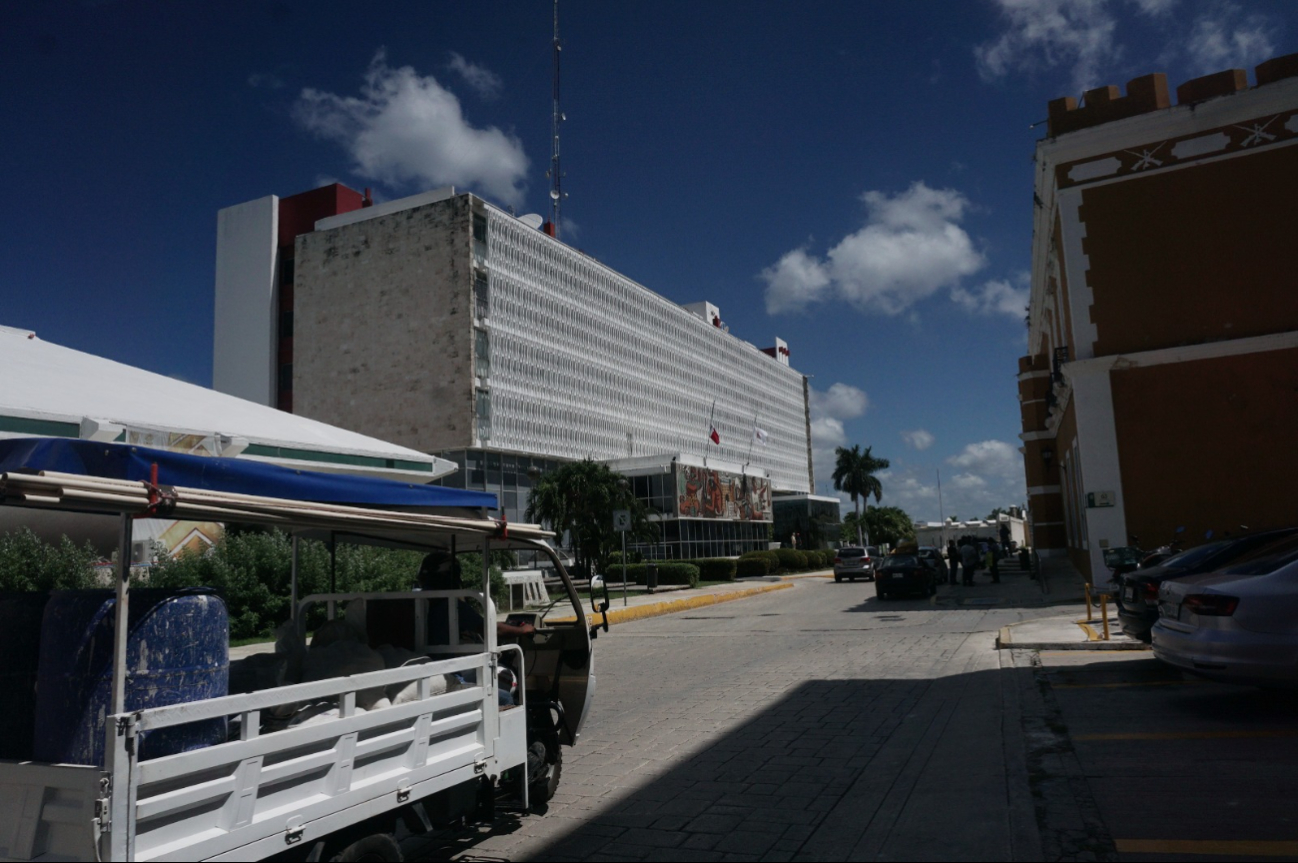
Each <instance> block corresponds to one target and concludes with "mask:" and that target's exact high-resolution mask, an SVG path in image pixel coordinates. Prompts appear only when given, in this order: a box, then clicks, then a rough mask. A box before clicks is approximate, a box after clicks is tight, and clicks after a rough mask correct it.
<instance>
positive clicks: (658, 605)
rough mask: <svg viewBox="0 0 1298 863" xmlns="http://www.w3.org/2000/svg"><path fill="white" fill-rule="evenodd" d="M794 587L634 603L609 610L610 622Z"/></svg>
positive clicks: (785, 584) (770, 586)
mask: <svg viewBox="0 0 1298 863" xmlns="http://www.w3.org/2000/svg"><path fill="white" fill-rule="evenodd" d="M791 587H793V585H792V584H789V583H788V582H780V583H779V584H764V585H762V586H761V587H749V588H746V589H744V590H730V591H726V592H725V593H704V594H700V595H699V596H687V597H685V598H684V599H671V600H666V601H664V602H650V603H646V604H644V605H632V606H628V607H626V608H616V609H615V608H612V607H610V608H609V610H608V622H609V625H610V626H612V625H613V624H615V623H629V622H631V621H633V620H643V619H644V618H646V617H659V616H661V615H664V614H675V613H676V612H678V611H690V610H692V609H695V608H705V607H707V606H709V605H716V604H718V603H721V602H730V601H732V600H736V599H746V598H748V597H750V596H757V595H758V594H762V593H770V592H771V591H774V590H788V589H790V588H791ZM573 620H574V618H571V617H567V618H559V619H556V620H553V621H551V622H552V623H572V622H573ZM586 621H587V622H588V623H591V624H594V623H595V622H596V621H598V622H601V623H602V622H603V619H602V618H600V617H598V616H597V615H595V614H588V615H587V617H586Z"/></svg>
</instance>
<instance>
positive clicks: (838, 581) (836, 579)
mask: <svg viewBox="0 0 1298 863" xmlns="http://www.w3.org/2000/svg"><path fill="white" fill-rule="evenodd" d="M842 583H843V576H841V575H839V574H838V573H834V584H842Z"/></svg>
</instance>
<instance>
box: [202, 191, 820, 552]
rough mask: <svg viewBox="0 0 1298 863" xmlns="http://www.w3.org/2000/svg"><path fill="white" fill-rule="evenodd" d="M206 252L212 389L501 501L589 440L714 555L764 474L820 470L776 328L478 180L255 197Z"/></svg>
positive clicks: (772, 480) (591, 450)
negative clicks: (732, 325)
mask: <svg viewBox="0 0 1298 863" xmlns="http://www.w3.org/2000/svg"><path fill="white" fill-rule="evenodd" d="M217 259H218V266H217V290H216V293H217V299H216V305H217V316H216V334H215V336H216V338H215V344H216V355H215V374H214V379H215V383H216V386H217V387H218V388H221V389H226V390H227V391H230V392H236V393H239V394H242V395H245V396H247V397H251V398H258V399H261V400H263V401H264V402H265V403H267V404H275V405H278V406H280V407H282V408H285V409H290V410H292V411H294V412H295V413H301V414H303V415H306V416H311V417H314V418H316V419H320V420H324V421H326V422H331V423H336V424H338V425H341V426H343V427H344V428H351V429H354V430H356V431H359V432H363V433H365V434H370V435H374V436H375V437H379V438H382V439H385V440H391V441H393V442H394V443H398V444H401V445H404V446H408V447H411V448H414V449H418V450H421V451H423V452H428V453H437V454H439V455H442V456H444V457H446V458H449V459H451V460H453V461H455V462H457V463H458V464H459V465H461V471H460V472H459V473H457V474H455V475H453V476H452V477H448V479H447V480H446V482H447V483H448V484H457V485H462V486H463V487H467V488H476V489H483V490H487V491H494V492H497V493H498V494H500V496H501V502H502V505H503V506H504V508H505V510H506V512H507V513H508V515H509V517H510V518H521V517H522V513H523V511H524V510H525V508H526V504H527V493H528V490H529V489H530V487H531V481H532V479H534V478H535V476H536V472H537V471H538V470H539V471H542V472H543V471H545V470H548V469H551V468H553V466H554V465H555V464H557V463H558V462H559V461H563V460H573V459H581V458H593V459H596V460H601V461H608V462H611V463H615V466H618V467H619V468H620V469H625V472H627V473H628V475H629V476H632V477H649V476H660V477H664V478H665V479H663V480H661V481H657V482H654V483H651V482H650V480H648V479H645V480H638V481H636V483H635V487H636V488H637V490H638V491H639V489H640V486H642V485H643V486H644V492H645V494H644V498H645V499H646V501H649V502H650V503H651V505H652V506H653V507H654V508H655V510H656V511H657V512H658V517H659V518H660V519H662V520H663V521H671V522H679V523H678V524H676V525H674V526H665V528H669V529H665V530H664V539H667V537H668V535H670V536H675V537H677V540H676V542H678V543H686V542H688V543H692V545H691V546H690V547H689V548H686V547H684V546H679V545H678V546H675V547H673V546H672V545H671V543H670V542H669V543H668V545H667V547H665V548H663V549H661V550H660V551H661V553H662V554H664V555H666V556H672V557H676V556H697V555H698V554H704V553H707V554H729V553H737V552H738V551H742V550H745V549H747V548H754V547H759V546H761V545H762V544H764V543H765V541H766V540H767V536H768V533H769V530H770V524H771V521H772V514H771V506H770V499H771V495H772V493H775V494H778V493H779V492H781V491H785V492H801V493H806V492H809V491H811V489H812V487H813V477H812V473H811V459H810V447H809V438H810V429H809V415H808V403H807V381H806V379H805V377H804V376H803V375H801V374H800V373H799V372H797V371H795V370H794V369H792V368H791V367H790V366H789V351H788V345H787V344H785V343H784V342H783V341H781V340H779V339H775V340H773V342H774V343H773V346H772V347H769V348H758V347H757V346H756V345H753V344H750V343H748V342H745V341H743V340H742V339H739V338H737V337H735V336H733V335H731V334H730V333H729V332H728V328H727V327H725V325H724V324H723V323H722V321H721V317H720V310H719V309H717V308H716V307H715V306H713V305H712V304H710V303H695V304H693V305H690V306H681V305H678V304H676V303H674V302H672V301H670V300H668V299H666V298H664V297H662V296H660V295H659V294H657V293H654V292H653V291H651V290H648V289H647V288H645V287H643V286H642V285H640V284H638V283H636V282H634V281H632V280H631V279H629V278H627V277H625V276H623V275H621V274H620V273H617V272H615V271H614V270H612V269H610V268H609V267H607V266H605V265H603V264H601V263H600V262H599V261H597V260H595V259H593V258H591V257H589V256H588V255H585V254H583V253H582V252H580V251H578V250H576V249H573V248H571V247H570V246H567V245H565V244H564V243H561V242H559V241H558V240H556V239H554V238H553V237H551V236H549V235H548V234H547V232H546V231H544V230H538V229H537V228H535V227H532V226H531V225H530V224H529V223H528V222H525V221H524V220H522V219H518V218H515V217H514V216H513V215H511V214H509V213H507V212H505V211H503V210H501V209H499V208H497V207H495V206H493V205H491V204H489V203H488V202H486V201H483V200H482V199H480V198H478V197H476V196H474V195H470V194H456V192H455V190H454V189H449V188H448V189H442V190H436V191H433V192H428V193H425V194H422V195H417V196H415V197H412V198H407V199H403V200H400V201H393V202H389V203H386V204H380V205H377V206H367V205H366V201H365V200H364V199H362V198H361V196H360V195H359V194H357V193H355V192H352V191H351V190H348V189H345V188H343V187H340V186H331V187H326V188H324V189H318V190H315V191H313V192H308V193H304V194H303V195H298V196H293V197H291V198H285V199H283V200H280V199H278V198H276V197H274V196H270V197H268V198H263V199H260V200H258V201H252V202H248V203H246V204H241V205H238V206H235V207H231V208H228V209H226V210H223V211H222V212H221V214H220V232H219V239H218V252H217ZM249 262H252V263H251V264H250V263H249ZM714 405H715V409H714ZM710 424H711V426H715V428H716V430H717V434H718V437H719V439H720V443H719V444H714V443H712V442H711V441H710V440H709V431H710ZM755 427H760V428H761V429H762V430H764V431H765V433H766V442H765V444H764V445H763V444H761V443H755V442H754V428H755ZM700 470H702V471H705V472H710V473H711V474H715V477H712V478H709V477H707V476H703V475H701V474H698V471H700ZM686 474H688V475H689V477H688V480H684V479H680V477H682V476H685V475H686ZM664 483H666V484H664ZM651 485H652V486H653V487H652V488H651V487H650V486H651ZM687 485H688V486H690V487H689V488H687ZM678 486H679V487H678ZM735 489H738V490H739V491H735ZM740 497H742V498H744V500H743V501H740V500H739V498H740ZM741 504H742V505H741ZM685 522H699V523H698V524H685ZM686 537H688V539H686ZM687 552H689V553H687Z"/></svg>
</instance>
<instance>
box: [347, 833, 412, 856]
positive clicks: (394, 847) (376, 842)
mask: <svg viewBox="0 0 1298 863" xmlns="http://www.w3.org/2000/svg"><path fill="white" fill-rule="evenodd" d="M331 859H332V860H333V861H334V862H335V863H362V861H375V863H389V861H390V863H401V861H402V860H404V859H405V858H404V857H402V856H401V846H400V845H398V844H397V840H396V838H395V837H393V835H392V834H391V833H375V834H374V835H372V836H366V837H365V838H364V839H358V840H356V841H355V842H353V843H352V844H350V845H348V846H347V847H346V848H344V849H343V850H342V851H340V852H339V853H338V855H337V856H335V857H333V858H331Z"/></svg>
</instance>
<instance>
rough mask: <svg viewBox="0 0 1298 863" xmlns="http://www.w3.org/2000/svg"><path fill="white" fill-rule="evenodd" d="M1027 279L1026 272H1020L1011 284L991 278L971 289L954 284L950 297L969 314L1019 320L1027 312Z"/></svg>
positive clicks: (1028, 283)
mask: <svg viewBox="0 0 1298 863" xmlns="http://www.w3.org/2000/svg"><path fill="white" fill-rule="evenodd" d="M1029 280H1030V277H1029V276H1028V274H1027V273H1022V274H1020V275H1019V276H1017V277H1016V278H1015V280H1014V283H1013V284H1011V283H1010V281H1009V280H1008V279H993V280H992V281H989V282H984V283H983V284H982V286H980V287H977V288H974V289H973V290H972V291H970V290H966V289H965V288H964V287H962V286H960V285H956V286H955V287H954V288H952V289H951V299H952V300H954V301H955V302H956V304H957V305H959V306H962V307H963V308H964V309H965V310H966V311H968V312H970V313H971V314H978V315H1008V316H1010V317H1011V318H1015V319H1019V320H1021V319H1022V318H1023V316H1024V315H1026V314H1027V309H1028V295H1029V293H1030V291H1031V288H1030V281H1029Z"/></svg>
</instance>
